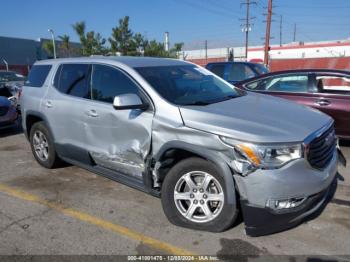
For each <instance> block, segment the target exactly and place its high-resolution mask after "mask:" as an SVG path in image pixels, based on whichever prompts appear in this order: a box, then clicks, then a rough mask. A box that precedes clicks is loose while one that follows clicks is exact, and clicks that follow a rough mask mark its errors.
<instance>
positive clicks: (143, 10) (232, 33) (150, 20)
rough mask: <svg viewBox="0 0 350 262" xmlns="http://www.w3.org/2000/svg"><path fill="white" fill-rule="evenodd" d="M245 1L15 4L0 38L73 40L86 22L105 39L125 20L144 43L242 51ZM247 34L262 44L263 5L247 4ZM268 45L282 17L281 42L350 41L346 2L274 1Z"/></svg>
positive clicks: (31, 0) (0, 25) (6, 11)
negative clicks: (165, 42)
mask: <svg viewBox="0 0 350 262" xmlns="http://www.w3.org/2000/svg"><path fill="white" fill-rule="evenodd" d="M242 2H246V0H59V1H53V0H16V1H3V2H2V3H1V15H0V36H11V37H18V38H29V39H38V38H49V37H50V35H49V33H48V31H47V30H48V28H52V29H53V30H54V32H55V35H56V36H58V35H63V34H68V35H69V36H70V37H71V40H72V41H78V37H77V36H76V34H75V33H74V31H73V29H72V24H74V23H75V22H78V21H85V22H86V25H87V30H94V31H96V32H99V33H101V34H102V36H103V37H105V38H108V37H109V36H110V35H111V28H112V27H115V26H116V25H117V24H118V20H119V19H120V18H122V17H124V16H126V15H128V16H130V28H131V29H132V31H133V32H140V33H142V34H144V35H146V36H147V38H148V39H150V40H151V39H156V40H158V41H163V39H164V32H165V31H168V32H169V33H170V43H171V44H173V43H175V42H183V43H185V49H196V48H203V47H204V42H205V40H207V41H208V47H209V48H214V47H227V46H243V45H244V41H245V36H244V34H243V33H242V31H241V24H242V23H244V21H241V20H240V19H241V18H245V14H246V9H245V8H246V7H245V5H241V3H242ZM251 2H255V4H252V5H251V16H252V17H255V19H253V20H252V24H253V25H252V29H251V32H250V41H249V44H250V45H262V44H263V43H264V39H262V38H263V37H264V36H265V27H266V25H265V23H264V21H265V20H266V17H265V16H264V15H263V13H267V9H266V6H267V0H255V1H254V0H251ZM273 5H274V8H273V13H274V16H273V20H274V22H273V23H272V37H274V38H273V39H272V40H271V41H272V44H278V43H279V41H280V40H279V36H280V17H281V15H282V42H283V43H289V42H292V41H293V32H294V24H296V40H297V41H305V42H310V41H325V40H339V39H347V38H349V37H350V30H349V25H350V15H349V12H350V0H332V1H329V0H274V1H273Z"/></svg>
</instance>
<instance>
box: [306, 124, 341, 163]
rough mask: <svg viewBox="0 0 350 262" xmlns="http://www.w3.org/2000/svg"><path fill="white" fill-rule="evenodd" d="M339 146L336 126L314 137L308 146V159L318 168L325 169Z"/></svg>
mask: <svg viewBox="0 0 350 262" xmlns="http://www.w3.org/2000/svg"><path fill="white" fill-rule="evenodd" d="M336 146H337V138H336V136H335V131H334V126H331V127H330V128H329V129H327V130H326V131H325V132H324V133H322V134H321V135H319V136H318V137H316V138H315V139H313V140H312V141H311V142H310V143H309V145H308V148H307V160H308V161H309V163H310V165H311V166H312V167H314V168H317V169H324V168H325V167H327V166H328V164H329V162H330V161H331V160H332V158H333V155H334V151H335V149H336Z"/></svg>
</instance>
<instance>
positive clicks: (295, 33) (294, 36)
mask: <svg viewBox="0 0 350 262" xmlns="http://www.w3.org/2000/svg"><path fill="white" fill-rule="evenodd" d="M296 36H297V24H294V34H293V42H295V41H296V39H297V37H296Z"/></svg>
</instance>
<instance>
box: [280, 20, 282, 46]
mask: <svg viewBox="0 0 350 262" xmlns="http://www.w3.org/2000/svg"><path fill="white" fill-rule="evenodd" d="M280 46H282V15H281V16H280Z"/></svg>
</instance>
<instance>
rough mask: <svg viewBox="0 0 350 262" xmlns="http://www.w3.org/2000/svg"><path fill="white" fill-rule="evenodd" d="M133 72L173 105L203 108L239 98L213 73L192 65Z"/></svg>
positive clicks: (143, 69)
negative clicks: (201, 106)
mask: <svg viewBox="0 0 350 262" xmlns="http://www.w3.org/2000/svg"><path fill="white" fill-rule="evenodd" d="M135 69H136V71H138V73H139V74H140V75H141V76H142V77H143V78H144V79H145V80H146V81H147V82H148V83H149V84H150V85H151V86H152V87H153V88H154V89H155V90H156V91H157V92H158V94H160V95H161V96H162V97H163V98H164V99H166V100H167V101H169V102H171V103H174V104H177V105H206V104H211V103H217V102H221V101H224V100H228V99H232V98H235V97H238V96H241V95H242V93H241V92H240V91H238V90H237V89H236V88H235V87H233V86H232V85H230V84H228V83H226V82H225V81H224V80H222V79H220V78H218V77H216V76H215V75H214V74H213V73H211V72H209V71H208V70H206V69H203V68H200V67H197V66H194V65H179V66H151V67H139V68H135Z"/></svg>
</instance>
